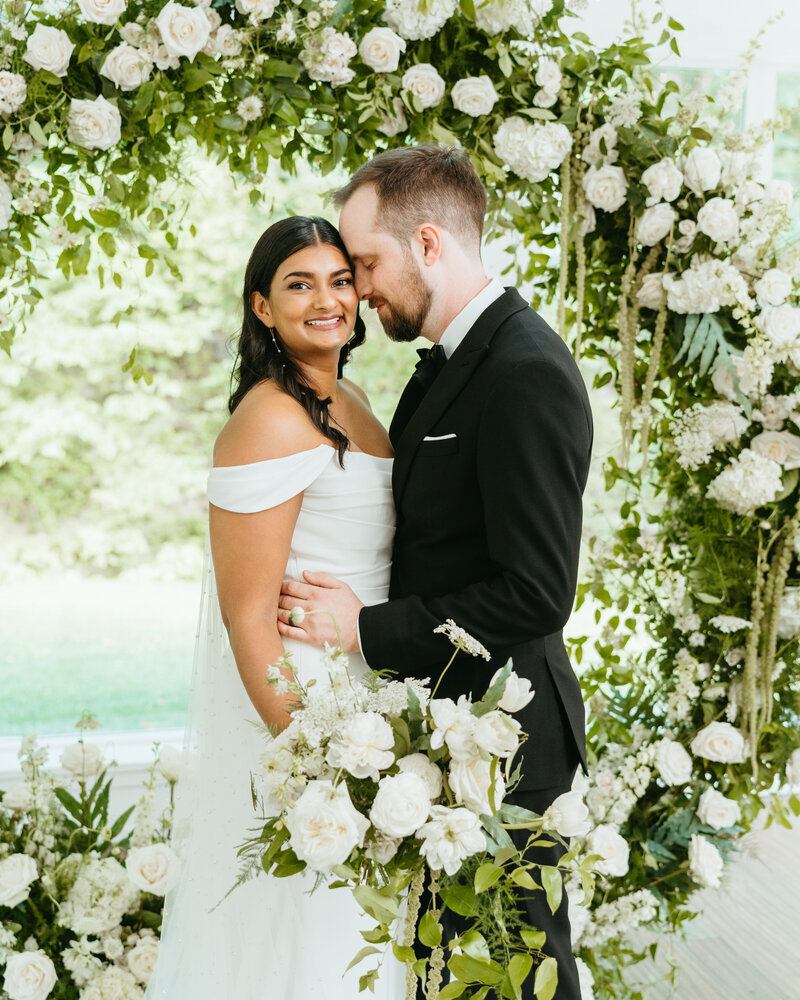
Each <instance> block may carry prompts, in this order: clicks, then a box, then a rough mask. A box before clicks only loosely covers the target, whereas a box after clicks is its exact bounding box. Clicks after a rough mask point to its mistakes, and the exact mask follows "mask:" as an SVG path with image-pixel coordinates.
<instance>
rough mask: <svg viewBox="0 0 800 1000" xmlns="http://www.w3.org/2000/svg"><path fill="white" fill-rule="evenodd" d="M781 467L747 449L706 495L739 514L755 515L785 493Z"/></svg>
mask: <svg viewBox="0 0 800 1000" xmlns="http://www.w3.org/2000/svg"><path fill="white" fill-rule="evenodd" d="M782 485H783V483H782V480H781V467H780V465H778V463H777V462H773V461H772V459H771V458H766V457H765V456H764V455H759V454H758V452H756V451H753V449H752V448H744V449H743V450H742V451H741V452H739V455H738V457H737V458H735V459H734V460H733V461H732V462H731V464H730V465H729V466H728V467H727V468H726V469H723V470H722V472H720V474H719V475H718V476H717V477H716V478H715V479H712V480H711V482H710V483H709V484H708V489H707V490H706V496H707V497H709V498H710V499H712V500H716V501H717V503H718V504H719V505H720V507H725V508H726V509H727V510H732V511H734V513H736V514H752V513H753V512H754V511H755V510H756V509H757V508H758V507H763V506H764V504H768V503H772V501H773V500H774V499H775V497H776V496H777V495H778V493H779V492H780V490H781V487H782Z"/></svg>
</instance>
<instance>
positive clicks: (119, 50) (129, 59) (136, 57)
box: [100, 42, 153, 90]
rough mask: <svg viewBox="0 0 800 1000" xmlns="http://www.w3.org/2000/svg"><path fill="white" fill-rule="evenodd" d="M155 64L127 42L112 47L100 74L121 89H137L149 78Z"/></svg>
mask: <svg viewBox="0 0 800 1000" xmlns="http://www.w3.org/2000/svg"><path fill="white" fill-rule="evenodd" d="M152 68H153V64H152V63H151V62H150V61H149V60H148V59H145V57H144V56H143V55H142V53H141V52H140V51H139V50H138V49H135V48H134V47H133V46H132V45H128V43H127V42H123V43H122V44H121V45H118V46H117V47H116V48H114V49H112V50H111V51H110V52H109V53H108V55H107V56H106V58H105V62H104V63H103V68H102V69H101V70H100V75H101V76H105V77H108V79H109V80H110V81H111V82H112V83H113V84H114V86H115V87H118V88H119V89H120V90H135V89H136V88H137V87H139V86H141V84H143V83H144V81H145V80H147V79H149V77H150V71H151V70H152Z"/></svg>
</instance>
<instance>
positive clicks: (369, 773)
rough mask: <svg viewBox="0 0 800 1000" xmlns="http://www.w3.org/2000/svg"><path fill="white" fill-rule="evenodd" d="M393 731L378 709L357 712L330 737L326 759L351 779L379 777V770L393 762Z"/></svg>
mask: <svg viewBox="0 0 800 1000" xmlns="http://www.w3.org/2000/svg"><path fill="white" fill-rule="evenodd" d="M393 746H394V732H393V731H392V727H391V726H390V725H389V723H388V722H387V721H386V719H384V718H383V716H381V715H379V714H378V713H377V712H359V713H358V714H357V715H354V716H353V718H352V719H348V721H347V722H346V723H345V724H344V726H343V727H342V729H341V731H340V732H339V733H338V734H337V735H336V736H335V737H334V738H333V739H332V740H331V742H330V746H329V747H328V755H327V761H328V763H329V764H331V765H332V766H333V767H343V768H344V769H345V770H346V771H348V772H349V773H350V774H352V775H353V777H354V778H372V780H373V781H377V780H378V772H379V771H383V770H385V769H386V768H387V767H391V766H392V764H393V763H394V752H393V751H392V747H393Z"/></svg>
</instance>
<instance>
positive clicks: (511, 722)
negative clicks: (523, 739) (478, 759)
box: [475, 709, 522, 757]
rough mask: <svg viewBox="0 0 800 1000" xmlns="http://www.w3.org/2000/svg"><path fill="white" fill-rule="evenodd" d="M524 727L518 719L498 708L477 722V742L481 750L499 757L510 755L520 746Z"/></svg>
mask: <svg viewBox="0 0 800 1000" xmlns="http://www.w3.org/2000/svg"><path fill="white" fill-rule="evenodd" d="M521 732H522V727H521V726H520V724H519V723H518V722H517V720H516V719H512V718H511V716H510V715H506V713H505V712H501V711H499V710H497V709H495V710H494V711H491V712H487V713H486V714H485V715H482V716H481V717H480V718H479V719H478V721H477V722H476V723H475V742H476V743H477V744H478V746H479V747H480V749H481V750H485V751H486V752H487V753H490V754H493V755H496V756H497V757H510V756H511V754H513V753H514V751H515V750H516V749H517V747H518V746H519V734H520V733H521Z"/></svg>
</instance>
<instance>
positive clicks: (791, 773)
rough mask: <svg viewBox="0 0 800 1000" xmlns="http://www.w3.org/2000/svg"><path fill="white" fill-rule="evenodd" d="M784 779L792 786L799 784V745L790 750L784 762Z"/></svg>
mask: <svg viewBox="0 0 800 1000" xmlns="http://www.w3.org/2000/svg"><path fill="white" fill-rule="evenodd" d="M786 780H787V781H788V782H789V784H790V785H791V786H792V787H793V788H796V787H797V786H798V785H800V747H798V748H797V749H796V750H792V753H791V756H790V757H789V759H788V760H787V762H786Z"/></svg>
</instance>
